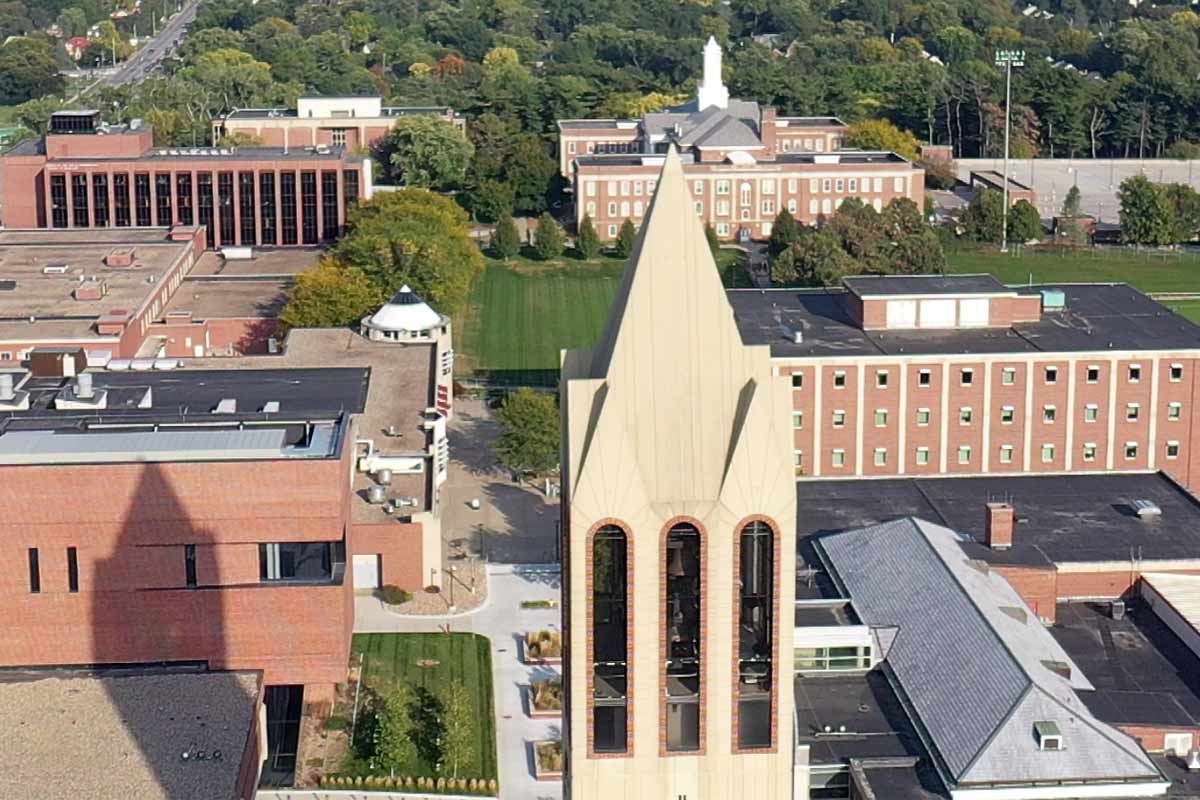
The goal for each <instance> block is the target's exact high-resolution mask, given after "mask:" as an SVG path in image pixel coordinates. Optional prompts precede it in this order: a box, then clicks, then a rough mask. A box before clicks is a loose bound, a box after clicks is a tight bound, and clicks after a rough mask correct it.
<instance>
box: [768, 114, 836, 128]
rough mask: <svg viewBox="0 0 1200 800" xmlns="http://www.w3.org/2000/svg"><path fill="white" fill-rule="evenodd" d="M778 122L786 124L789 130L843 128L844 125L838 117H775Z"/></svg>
mask: <svg viewBox="0 0 1200 800" xmlns="http://www.w3.org/2000/svg"><path fill="white" fill-rule="evenodd" d="M776 121H778V122H786V123H787V126H788V127H789V128H793V127H795V128H824V127H833V126H836V127H839V128H845V127H846V123H845V122H843V121H842V120H841V119H839V118H838V117H783V116H780V117H776Z"/></svg>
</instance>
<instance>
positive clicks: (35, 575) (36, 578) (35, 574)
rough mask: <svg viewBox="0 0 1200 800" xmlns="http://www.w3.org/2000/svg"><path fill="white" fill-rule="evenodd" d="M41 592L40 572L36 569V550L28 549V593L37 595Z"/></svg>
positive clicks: (34, 548) (33, 548)
mask: <svg viewBox="0 0 1200 800" xmlns="http://www.w3.org/2000/svg"><path fill="white" fill-rule="evenodd" d="M41 590H42V570H41V569H40V568H39V567H38V549H37V548H36V547H31V548H29V591H30V592H31V593H33V594H37V593H38V592H40V591H41Z"/></svg>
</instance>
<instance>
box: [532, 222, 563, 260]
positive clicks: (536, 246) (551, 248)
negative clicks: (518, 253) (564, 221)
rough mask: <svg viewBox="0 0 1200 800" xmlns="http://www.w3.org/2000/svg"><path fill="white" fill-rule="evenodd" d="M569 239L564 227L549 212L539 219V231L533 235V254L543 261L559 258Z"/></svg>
mask: <svg viewBox="0 0 1200 800" xmlns="http://www.w3.org/2000/svg"><path fill="white" fill-rule="evenodd" d="M566 240H567V237H566V235H565V234H563V229H562V226H561V225H559V224H558V223H557V222H555V221H554V217H552V216H550V212H549V211H543V212H542V215H541V216H540V217H538V223H537V230H536V231H535V232H534V234H533V252H534V253H536V254H537V257H538V258H540V259H541V260H542V261H549V260H550V259H552V258H558V257H559V256H561V255H562V254H563V248H565V247H566V243H567V241H566Z"/></svg>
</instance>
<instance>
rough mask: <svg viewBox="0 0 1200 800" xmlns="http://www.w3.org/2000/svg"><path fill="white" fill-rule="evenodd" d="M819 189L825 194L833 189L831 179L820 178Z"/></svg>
mask: <svg viewBox="0 0 1200 800" xmlns="http://www.w3.org/2000/svg"><path fill="white" fill-rule="evenodd" d="M821 191H822V192H825V193H826V194H828V193H829V192H831V191H833V181H832V180H830V179H829V178H824V179H822V180H821Z"/></svg>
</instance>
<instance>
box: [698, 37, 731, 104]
mask: <svg viewBox="0 0 1200 800" xmlns="http://www.w3.org/2000/svg"><path fill="white" fill-rule="evenodd" d="M709 106H716V107H717V108H728V107H729V89H728V88H726V86H725V83H724V81H723V80H722V78H721V45H719V44H717V40H716V39H714V38H713V37H711V36H710V37H708V43H707V44H706V45H704V78H703V79H702V80H701V81H700V88H699V90H698V91H697V94H696V110H697V111H703V110H704V109H706V108H708V107H709Z"/></svg>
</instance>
